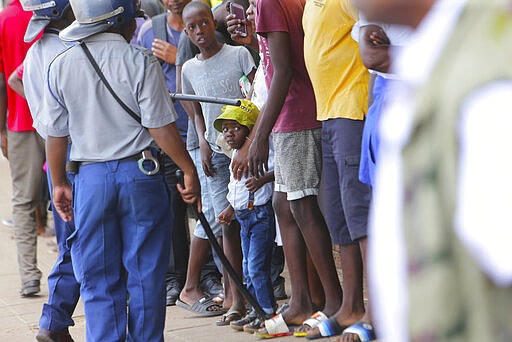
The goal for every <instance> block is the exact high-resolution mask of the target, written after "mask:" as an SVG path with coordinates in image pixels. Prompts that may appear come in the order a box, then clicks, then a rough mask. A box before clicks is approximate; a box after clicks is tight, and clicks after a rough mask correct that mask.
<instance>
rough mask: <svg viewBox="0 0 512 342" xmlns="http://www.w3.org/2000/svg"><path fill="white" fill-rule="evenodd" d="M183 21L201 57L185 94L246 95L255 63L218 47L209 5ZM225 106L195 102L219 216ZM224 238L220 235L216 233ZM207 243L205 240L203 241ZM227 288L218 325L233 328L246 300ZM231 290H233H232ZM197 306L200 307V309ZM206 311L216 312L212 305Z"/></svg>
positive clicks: (188, 67)
mask: <svg viewBox="0 0 512 342" xmlns="http://www.w3.org/2000/svg"><path fill="white" fill-rule="evenodd" d="M183 22H184V24H185V30H186V33H187V35H188V36H189V37H190V40H191V41H192V43H193V44H194V45H196V46H197V47H198V48H199V51H200V53H199V54H198V55H197V56H196V57H194V58H193V59H191V60H189V61H187V62H186V63H185V64H184V65H183V69H182V88H183V93H184V94H194V95H200V96H214V97H222V98H231V99H237V98H241V97H242V93H241V91H240V87H239V85H238V81H239V79H240V77H242V76H243V75H246V76H247V78H248V79H249V80H250V81H251V82H252V80H253V78H254V74H255V64H254V60H253V58H252V56H251V54H250V53H249V51H248V50H247V49H245V48H244V47H234V46H229V45H223V44H220V43H219V42H218V41H217V40H216V38H215V21H214V19H213V15H212V12H211V10H210V8H209V7H208V6H206V5H205V4H203V3H201V2H191V3H189V4H188V5H187V6H186V7H185V9H184V10H183ZM221 108H222V105H219V104H210V103H202V104H201V105H199V104H198V103H194V116H195V125H196V130H197V134H198V136H199V147H200V151H201V160H202V164H203V170H204V173H205V175H206V177H207V184H208V190H209V192H210V197H211V202H212V204H213V208H214V211H215V216H216V217H218V216H219V215H220V213H221V212H222V210H224V208H226V207H227V206H228V201H227V198H226V196H227V189H228V183H229V163H230V159H229V158H228V157H227V156H226V155H224V154H223V153H222V152H221V149H220V147H219V146H217V144H216V140H217V137H218V134H219V133H218V132H217V131H216V130H215V129H214V127H213V121H214V120H215V119H216V118H217V117H218V116H219V115H220V113H221ZM233 228H234V227H231V229H227V226H223V228H222V230H223V232H222V236H223V238H222V239H223V246H224V252H225V253H226V256H227V257H228V259H229V261H230V263H231V264H232V265H233V266H235V267H236V269H237V270H238V272H239V273H240V274H241V271H242V270H241V249H240V240H239V234H238V229H233ZM214 234H215V236H220V232H215V231H214ZM204 242H205V243H208V242H207V241H204ZM226 280H227V279H226V277H225V278H224V283H225V288H226V301H225V302H226V303H231V307H230V310H229V311H228V313H226V314H225V315H223V317H222V319H221V320H220V321H219V324H220V325H225V324H229V322H231V321H233V320H237V319H240V318H241V316H242V315H243V313H244V311H245V306H244V300H243V298H242V296H241V294H240V293H238V291H236V290H234V289H236V285H235V284H234V283H233V284H231V286H229V285H228V282H227V281H226ZM230 288H231V289H233V291H229V289H230ZM201 296H202V294H201V293H195V292H194V291H187V286H186V285H185V288H184V290H183V291H182V292H181V294H180V299H179V300H178V301H177V303H176V304H177V305H178V306H181V307H184V308H186V309H189V310H192V305H193V304H194V302H196V301H197V300H198V299H200V298H201ZM196 307H197V305H196ZM205 309H206V310H215V308H212V307H209V308H205Z"/></svg>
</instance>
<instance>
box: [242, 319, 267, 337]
mask: <svg viewBox="0 0 512 342" xmlns="http://www.w3.org/2000/svg"><path fill="white" fill-rule="evenodd" d="M264 327H265V321H262V320H260V319H259V318H256V319H255V320H253V321H252V322H251V323H249V324H247V325H246V326H244V331H245V332H246V333H249V334H254V333H255V332H256V331H258V330H260V329H261V328H264Z"/></svg>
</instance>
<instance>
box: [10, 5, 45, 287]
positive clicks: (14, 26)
mask: <svg viewBox="0 0 512 342" xmlns="http://www.w3.org/2000/svg"><path fill="white" fill-rule="evenodd" d="M31 16H32V13H31V12H25V11H24V10H23V8H22V7H21V4H20V0H12V1H11V3H10V4H9V5H8V6H6V7H5V8H4V9H3V10H2V11H1V12H0V137H1V147H2V153H3V155H4V156H5V157H6V158H8V159H9V166H10V169H11V179H12V192H13V193H12V206H13V218H14V237H15V241H16V246H17V250H18V264H19V265H18V266H19V272H20V277H21V292H20V293H21V295H22V296H24V297H25V296H31V295H34V294H36V293H38V292H39V291H40V288H39V286H40V279H41V271H40V270H39V269H38V267H37V248H36V246H37V232H36V226H37V224H36V221H35V216H34V212H35V208H36V207H37V206H38V205H39V201H40V197H41V196H40V191H41V186H42V182H43V175H42V167H43V163H44V160H45V153H44V142H43V140H42V139H41V137H40V136H39V135H38V134H37V133H36V132H35V130H34V128H33V127H32V116H31V115H30V110H29V108H28V105H27V102H26V101H25V99H23V98H22V97H21V96H19V95H18V94H16V93H15V92H14V90H12V89H10V88H9V87H6V84H7V77H9V76H10V75H11V74H12V72H13V71H14V70H16V68H17V67H18V66H19V65H20V64H21V63H23V60H24V59H25V55H26V53H27V50H28V49H29V47H30V46H31V44H27V43H25V42H24V41H23V37H24V35H25V31H26V29H27V26H28V22H29V20H30V17H31Z"/></svg>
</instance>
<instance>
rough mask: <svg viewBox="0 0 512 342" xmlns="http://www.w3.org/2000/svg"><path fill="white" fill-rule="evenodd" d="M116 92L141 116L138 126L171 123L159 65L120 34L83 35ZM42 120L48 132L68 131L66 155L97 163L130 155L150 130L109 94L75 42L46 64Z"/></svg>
mask: <svg viewBox="0 0 512 342" xmlns="http://www.w3.org/2000/svg"><path fill="white" fill-rule="evenodd" d="M84 41H85V43H86V44H87V46H88V48H89V50H90V51H91V54H92V55H93V57H94V59H95V60H96V62H97V63H98V65H99V67H100V68H101V70H102V72H103V74H104V75H105V78H106V79H107V80H108V82H109V83H110V85H111V87H112V88H113V90H114V91H115V92H116V94H117V96H118V97H119V98H120V99H121V100H122V101H123V102H124V103H125V104H126V105H127V106H128V107H129V108H130V109H131V110H132V111H134V112H135V113H137V114H138V115H140V117H141V121H142V126H144V127H147V128H159V127H162V126H165V125H167V124H170V123H172V122H174V121H175V120H176V119H177V114H176V112H175V110H174V108H173V105H172V101H171V99H170V96H169V93H168V91H167V88H166V87H165V80H164V76H163V74H162V68H161V67H160V64H159V63H158V61H157V60H156V58H155V57H153V56H151V54H150V53H149V52H148V51H147V50H145V49H142V48H140V47H135V46H132V45H129V44H128V43H127V42H126V41H125V40H124V38H123V37H122V36H121V35H120V34H115V33H100V34H96V35H94V36H92V37H89V38H87V39H85V40H84ZM43 102H44V105H43V117H44V118H47V120H46V121H45V122H42V123H41V126H42V127H43V129H44V131H45V133H46V134H47V135H49V136H53V137H65V136H68V135H69V136H70V137H71V140H72V141H73V145H72V148H71V155H70V159H71V160H76V161H87V162H101V161H108V160H117V159H122V158H126V157H129V156H133V155H135V154H137V153H139V152H140V151H142V150H144V149H146V148H147V147H149V146H150V145H151V144H152V143H153V139H152V137H151V135H150V134H149V132H148V131H147V130H146V129H144V128H143V127H141V125H140V124H139V123H138V122H137V121H136V120H135V119H134V118H132V117H131V116H130V115H129V114H128V113H127V112H126V111H125V110H124V109H123V108H122V107H121V106H120V105H119V103H118V102H117V101H116V100H115V99H114V97H113V96H112V94H110V92H109V91H108V89H107V88H106V87H105V85H104V84H103V83H102V81H101V80H100V77H99V76H98V74H97V73H96V72H95V70H94V69H93V67H92V65H91V63H90V62H89V60H88V59H87V57H86V55H85V53H84V51H83V50H82V48H81V47H80V46H74V47H72V48H70V49H68V50H66V51H65V52H64V53H62V54H60V55H59V56H57V57H56V58H55V59H54V61H53V62H52V63H51V64H50V67H49V69H48V87H47V91H45V95H44V101H43Z"/></svg>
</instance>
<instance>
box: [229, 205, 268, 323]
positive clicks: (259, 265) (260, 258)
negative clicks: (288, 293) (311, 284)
mask: <svg viewBox="0 0 512 342" xmlns="http://www.w3.org/2000/svg"><path fill="white" fill-rule="evenodd" d="M235 214H236V219H237V220H238V222H239V223H240V237H241V239H242V253H243V271H244V277H245V281H246V283H247V289H248V290H249V292H250V293H251V294H252V295H253V296H255V298H256V299H257V300H258V303H259V304H260V305H261V306H262V308H263V310H265V312H266V313H269V314H270V313H273V312H274V307H275V300H274V290H273V287H272V281H271V279H270V265H271V260H272V248H273V246H274V240H275V237H276V228H275V221H274V220H275V218H274V210H273V209H272V201H268V202H267V204H264V205H259V206H255V207H254V208H253V209H252V210H249V209H242V210H236V212H235Z"/></svg>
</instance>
